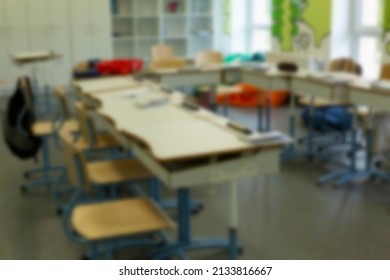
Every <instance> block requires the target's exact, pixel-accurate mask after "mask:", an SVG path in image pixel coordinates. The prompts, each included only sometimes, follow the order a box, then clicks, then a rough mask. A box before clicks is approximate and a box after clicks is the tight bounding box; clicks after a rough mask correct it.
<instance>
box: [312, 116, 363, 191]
mask: <svg viewBox="0 0 390 280" xmlns="http://www.w3.org/2000/svg"><path fill="white" fill-rule="evenodd" d="M357 131H358V127H357V116H356V114H355V113H354V114H352V139H351V147H352V149H351V162H350V166H349V169H348V170H345V169H343V170H338V171H335V172H332V173H330V174H327V175H325V176H323V177H321V178H320V179H319V180H318V182H317V184H319V185H324V184H327V183H328V182H332V181H334V180H336V179H337V178H340V177H344V178H350V176H354V174H356V172H357V171H356V152H357V150H358V148H357Z"/></svg>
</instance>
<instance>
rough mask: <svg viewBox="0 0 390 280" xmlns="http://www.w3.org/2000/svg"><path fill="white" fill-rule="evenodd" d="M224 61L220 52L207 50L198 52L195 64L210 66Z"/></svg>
mask: <svg viewBox="0 0 390 280" xmlns="http://www.w3.org/2000/svg"><path fill="white" fill-rule="evenodd" d="M222 63H223V55H222V53H220V52H215V51H207V52H201V53H198V54H197V55H196V56H195V66H197V67H201V66H209V65H215V64H222Z"/></svg>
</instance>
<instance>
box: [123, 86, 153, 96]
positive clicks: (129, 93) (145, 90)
mask: <svg viewBox="0 0 390 280" xmlns="http://www.w3.org/2000/svg"><path fill="white" fill-rule="evenodd" d="M150 93H151V90H150V88H147V87H141V88H135V89H129V90H127V91H126V92H121V93H119V94H118V97H122V98H130V99H135V98H138V97H139V96H144V95H147V94H150Z"/></svg>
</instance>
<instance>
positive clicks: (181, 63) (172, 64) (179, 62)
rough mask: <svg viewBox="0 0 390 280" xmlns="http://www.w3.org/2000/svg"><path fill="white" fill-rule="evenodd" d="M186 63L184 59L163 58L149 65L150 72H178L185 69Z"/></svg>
mask: <svg viewBox="0 0 390 280" xmlns="http://www.w3.org/2000/svg"><path fill="white" fill-rule="evenodd" d="M187 66H188V63H187V61H186V60H185V59H179V58H164V59H159V60H153V61H151V62H150V64H149V68H150V70H153V71H158V70H180V69H183V68H186V67H187Z"/></svg>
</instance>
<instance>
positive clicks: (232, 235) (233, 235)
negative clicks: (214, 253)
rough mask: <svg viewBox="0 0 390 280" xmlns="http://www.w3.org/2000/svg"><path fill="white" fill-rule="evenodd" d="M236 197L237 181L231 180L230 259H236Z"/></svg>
mask: <svg viewBox="0 0 390 280" xmlns="http://www.w3.org/2000/svg"><path fill="white" fill-rule="evenodd" d="M237 229H238V198H237V182H231V185H230V230H229V239H230V250H229V257H230V259H231V260H236V259H237V254H238V236H237Z"/></svg>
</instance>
